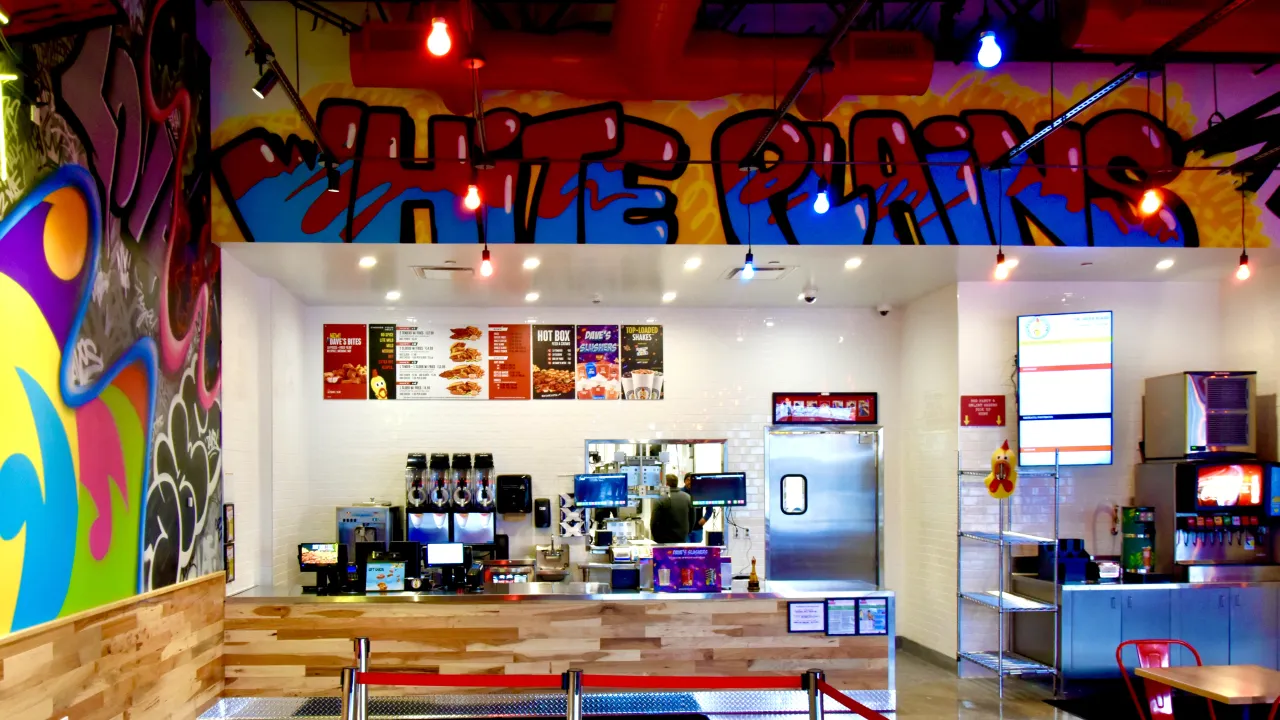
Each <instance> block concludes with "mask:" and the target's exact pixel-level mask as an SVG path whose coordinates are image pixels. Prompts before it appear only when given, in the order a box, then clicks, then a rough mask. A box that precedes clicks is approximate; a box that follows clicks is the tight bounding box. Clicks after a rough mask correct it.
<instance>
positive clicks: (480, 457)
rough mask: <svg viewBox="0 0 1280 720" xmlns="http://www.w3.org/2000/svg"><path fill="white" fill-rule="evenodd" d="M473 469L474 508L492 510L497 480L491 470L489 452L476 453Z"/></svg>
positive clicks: (494, 502)
mask: <svg viewBox="0 0 1280 720" xmlns="http://www.w3.org/2000/svg"><path fill="white" fill-rule="evenodd" d="M475 465H476V469H475V478H474V483H475V498H474V504H475V509H476V510H479V511H480V512H493V511H494V509H495V505H496V500H497V497H496V496H497V482H496V478H495V475H494V470H493V455H492V454H491V453H476V462H475Z"/></svg>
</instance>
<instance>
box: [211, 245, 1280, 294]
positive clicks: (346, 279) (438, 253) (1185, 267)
mask: <svg viewBox="0 0 1280 720" xmlns="http://www.w3.org/2000/svg"><path fill="white" fill-rule="evenodd" d="M222 247H223V251H224V252H227V253H229V254H230V255H232V256H234V257H235V258H236V259H237V260H239V261H240V262H241V263H243V264H244V265H246V266H247V267H248V268H249V269H250V270H252V271H253V272H254V273H256V274H258V275H260V276H263V277H270V278H274V279H275V280H278V281H279V282H280V283H281V285H283V286H284V287H285V289H287V290H288V291H289V292H291V293H293V294H294V295H295V296H297V297H298V298H299V299H300V300H301V301H302V302H304V303H306V304H308V305H322V306H342V305H347V306H367V305H387V304H390V303H388V301H387V300H386V293H387V291H389V290H398V291H400V293H401V298H400V299H399V301H397V303H396V304H398V305H401V306H406V307H408V306H435V307H511V306H518V305H523V304H525V295H526V293H529V292H537V293H539V298H538V300H537V301H536V304H537V305H541V306H544V307H576V306H586V305H591V304H592V302H593V298H594V297H595V296H597V295H598V296H599V298H600V301H601V302H600V304H602V305H605V306H610V307H652V306H656V305H661V304H662V295H663V293H666V292H675V293H676V294H677V297H676V299H675V300H674V301H673V303H672V304H673V305H674V306H683V307H758V308H765V307H792V306H796V305H800V304H802V303H801V302H800V301H799V299H798V296H799V295H800V294H801V292H802V291H803V290H805V288H806V286H808V287H810V288H816V294H817V297H818V304H820V305H823V306H828V307H867V306H875V305H878V304H881V303H887V304H891V305H900V304H902V303H905V302H908V301H910V300H912V299H915V298H917V297H920V296H922V295H925V294H927V293H929V292H931V291H933V290H936V289H938V288H940V287H943V286H945V285H948V284H951V283H954V282H958V281H960V282H962V281H990V278H991V272H992V268H993V266H994V263H995V254H996V251H995V248H980V247H902V246H862V247H812V246H807V247H794V246H785V247H773V246H769V247H765V246H757V247H756V248H755V262H756V267H757V268H763V267H766V266H768V265H770V264H771V263H777V264H781V265H784V266H789V267H792V268H794V269H793V270H792V271H791V272H790V273H789V274H788V275H787V276H786V277H784V278H783V279H780V280H774V281H762V280H759V279H757V280H753V281H751V282H743V281H740V280H726V279H724V277H725V275H726V273H727V272H729V271H730V270H731V269H733V268H734V267H737V266H740V265H741V264H742V260H743V255H744V253H745V248H743V247H739V246H726V245H701V246H699V245H664V246H656V247H653V246H637V245H615V246H608V245H536V246H535V245H502V246H497V245H495V246H493V247H491V250H492V252H493V263H494V267H495V272H494V274H493V276H492V277H488V278H484V277H481V276H480V275H479V273H478V272H476V273H475V274H472V273H469V272H463V273H457V275H458V276H459V277H454V278H452V279H447V280H422V279H419V278H417V277H416V276H415V274H414V272H413V269H412V266H414V265H446V264H449V263H452V264H454V265H455V266H457V267H463V268H478V267H479V264H480V250H481V248H480V247H478V246H476V245H408V244H404V245H401V244H387V245H358V244H344V245H333V244H295V243H228V244H225V245H223V246H222ZM1006 255H1007V256H1008V257H1010V258H1016V259H1017V260H1018V261H1019V265H1018V267H1017V268H1016V269H1015V270H1014V271H1013V274H1012V276H1011V278H1010V280H1009V281H1008V282H1027V281H1066V282H1073V281H1074V282H1094V281H1134V282H1161V281H1206V280H1208V281H1214V280H1222V279H1226V278H1230V277H1232V276H1233V273H1234V271H1235V268H1236V265H1237V262H1238V258H1239V250H1230V249H1216V248H1215V249H1206V248H1197V249H1180V250H1168V249H1146V248H1116V249H1110V248H1047V247H1015V248H1007V252H1006ZM365 256H372V257H375V258H377V265H376V266H374V267H373V268H371V269H363V268H360V267H359V261H360V258H362V257H365ZM692 257H697V258H700V259H701V261H702V264H701V267H699V268H698V269H696V270H686V269H685V267H684V265H685V262H686V261H687V260H688V259H689V258H692ZM853 257H857V258H861V260H862V264H861V266H860V267H858V268H857V269H854V270H847V269H845V262H846V260H848V259H849V258H853ZM1249 257H1250V260H1251V266H1252V267H1253V268H1254V271H1255V272H1254V278H1253V280H1251V282H1274V279H1269V278H1268V276H1269V275H1271V274H1272V272H1280V270H1278V268H1280V252H1278V251H1276V250H1275V249H1272V248H1267V249H1251V250H1250V253H1249ZM526 258H538V259H539V260H540V261H541V264H540V265H539V267H538V268H537V269H535V270H526V269H524V268H523V267H522V264H523V262H524V261H525V259H526ZM1165 258H1174V259H1175V260H1176V264H1175V265H1174V267H1173V268H1172V269H1169V270H1167V271H1159V270H1156V268H1155V265H1156V263H1157V262H1159V261H1160V260H1162V259H1165ZM1268 269H1270V270H1271V272H1269V271H1268Z"/></svg>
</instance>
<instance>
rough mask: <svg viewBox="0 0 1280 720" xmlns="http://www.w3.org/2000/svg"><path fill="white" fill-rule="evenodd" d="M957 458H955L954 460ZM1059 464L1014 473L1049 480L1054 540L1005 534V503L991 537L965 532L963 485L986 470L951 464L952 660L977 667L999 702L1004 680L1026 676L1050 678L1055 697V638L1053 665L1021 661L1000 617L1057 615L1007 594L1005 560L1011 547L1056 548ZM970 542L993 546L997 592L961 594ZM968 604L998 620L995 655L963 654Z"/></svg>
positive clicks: (1047, 606) (1052, 608)
mask: <svg viewBox="0 0 1280 720" xmlns="http://www.w3.org/2000/svg"><path fill="white" fill-rule="evenodd" d="M958 455H959V453H957V456H958ZM1058 460H1059V458H1058V457H1057V455H1056V454H1055V456H1054V465H1053V472H1034V471H1031V472H1028V471H1022V470H1019V472H1018V479H1019V481H1021V480H1027V479H1036V478H1041V479H1051V480H1053V535H1052V536H1039V535H1029V534H1027V533H1022V532H1014V531H1013V530H1011V529H1010V527H1011V526H1012V524H1013V517H1012V516H1013V507H1012V505H1011V504H1010V503H1009V500H1008V499H1005V500H998V501H997V502H998V503H999V505H1000V511H999V520H998V521H997V526H996V530H995V532H991V531H986V530H966V529H965V525H964V489H965V480H966V479H969V480H972V479H973V478H985V477H986V476H987V475H988V474H989V472H988V471H985V470H965V469H963V466H962V465H961V463H960V459H959V457H957V462H956V468H957V469H956V535H957V536H958V540H957V543H958V549H957V552H956V654H957V662H961V663H963V662H964V661H966V660H967V661H969V662H971V663H974V664H976V665H980V666H982V667H984V668H986V669H988V670H990V671H992V672H994V673H995V674H996V678H997V681H998V683H999V686H1000V697H1001V698H1003V697H1004V679H1005V677H1007V676H1017V677H1021V676H1027V675H1051V676H1053V691H1054V694H1055V695H1056V694H1057V692H1058V680H1059V676H1058V669H1057V668H1058V664H1059V657H1058V656H1059V653H1060V652H1061V650H1060V649H1059V647H1058V642H1059V640H1058V634H1057V633H1056V632H1055V633H1054V637H1053V664H1052V665H1045V664H1044V663H1040V662H1036V661H1035V660H1032V659H1030V658H1027V657H1023V656H1021V655H1018V654H1016V653H1013V652H1011V651H1009V650H1008V649H1007V647H1006V645H1007V638H1006V635H1007V633H1006V630H1005V615H1006V614H1008V613H1019V612H1046V613H1056V612H1058V611H1059V608H1058V606H1057V605H1054V604H1051V603H1045V602H1041V601H1039V600H1034V599H1032V598H1028V597H1023V596H1021V595H1015V594H1014V593H1011V592H1009V591H1007V590H1006V589H1005V588H1006V587H1007V586H1008V584H1009V583H1008V578H1009V575H1010V569H1009V564H1010V557H1011V556H1012V552H1011V549H1012V548H1013V547H1015V546H1019V545H1022V546H1025V545H1043V544H1052V545H1054V546H1055V547H1057V545H1058V533H1059V512H1060V510H1059V507H1058V501H1059V481H1060V479H1061V469H1060V467H1059V465H1058ZM970 542H977V543H986V544H991V545H995V546H996V548H997V552H998V555H999V562H998V564H997V567H996V575H997V579H996V589H995V590H984V591H979V592H974V591H966V590H965V589H964V582H963V580H964V577H963V567H964V562H963V560H964V549H965V546H966V544H968V543H970ZM1053 584H1054V587H1055V588H1056V587H1057V585H1058V565H1057V563H1054V568H1053ZM966 602H967V603H972V604H974V605H977V606H978V607H984V608H987V609H990V610H994V611H995V612H996V614H997V616H998V617H997V622H996V627H997V643H996V645H997V646H996V649H995V650H980V651H966V650H964V644H963V641H964V621H963V618H964V607H963V605H964V603H966Z"/></svg>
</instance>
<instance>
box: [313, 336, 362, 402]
mask: <svg viewBox="0 0 1280 720" xmlns="http://www.w3.org/2000/svg"><path fill="white" fill-rule="evenodd" d="M367 332H368V330H367V329H366V326H364V325H325V326H324V398H325V399H326V400H335V399H336V400H364V399H365V397H367V394H368V392H369V348H368V346H367V345H366V341H367V339H368V335H367Z"/></svg>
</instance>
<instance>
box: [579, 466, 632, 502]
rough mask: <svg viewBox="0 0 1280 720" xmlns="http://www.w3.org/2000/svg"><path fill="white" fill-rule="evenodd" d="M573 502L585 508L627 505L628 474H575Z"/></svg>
mask: <svg viewBox="0 0 1280 720" xmlns="http://www.w3.org/2000/svg"><path fill="white" fill-rule="evenodd" d="M573 502H574V504H575V505H577V506H578V507H583V508H611V507H626V506H627V476H626V475H625V474H623V473H595V474H592V475H574V476H573Z"/></svg>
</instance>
